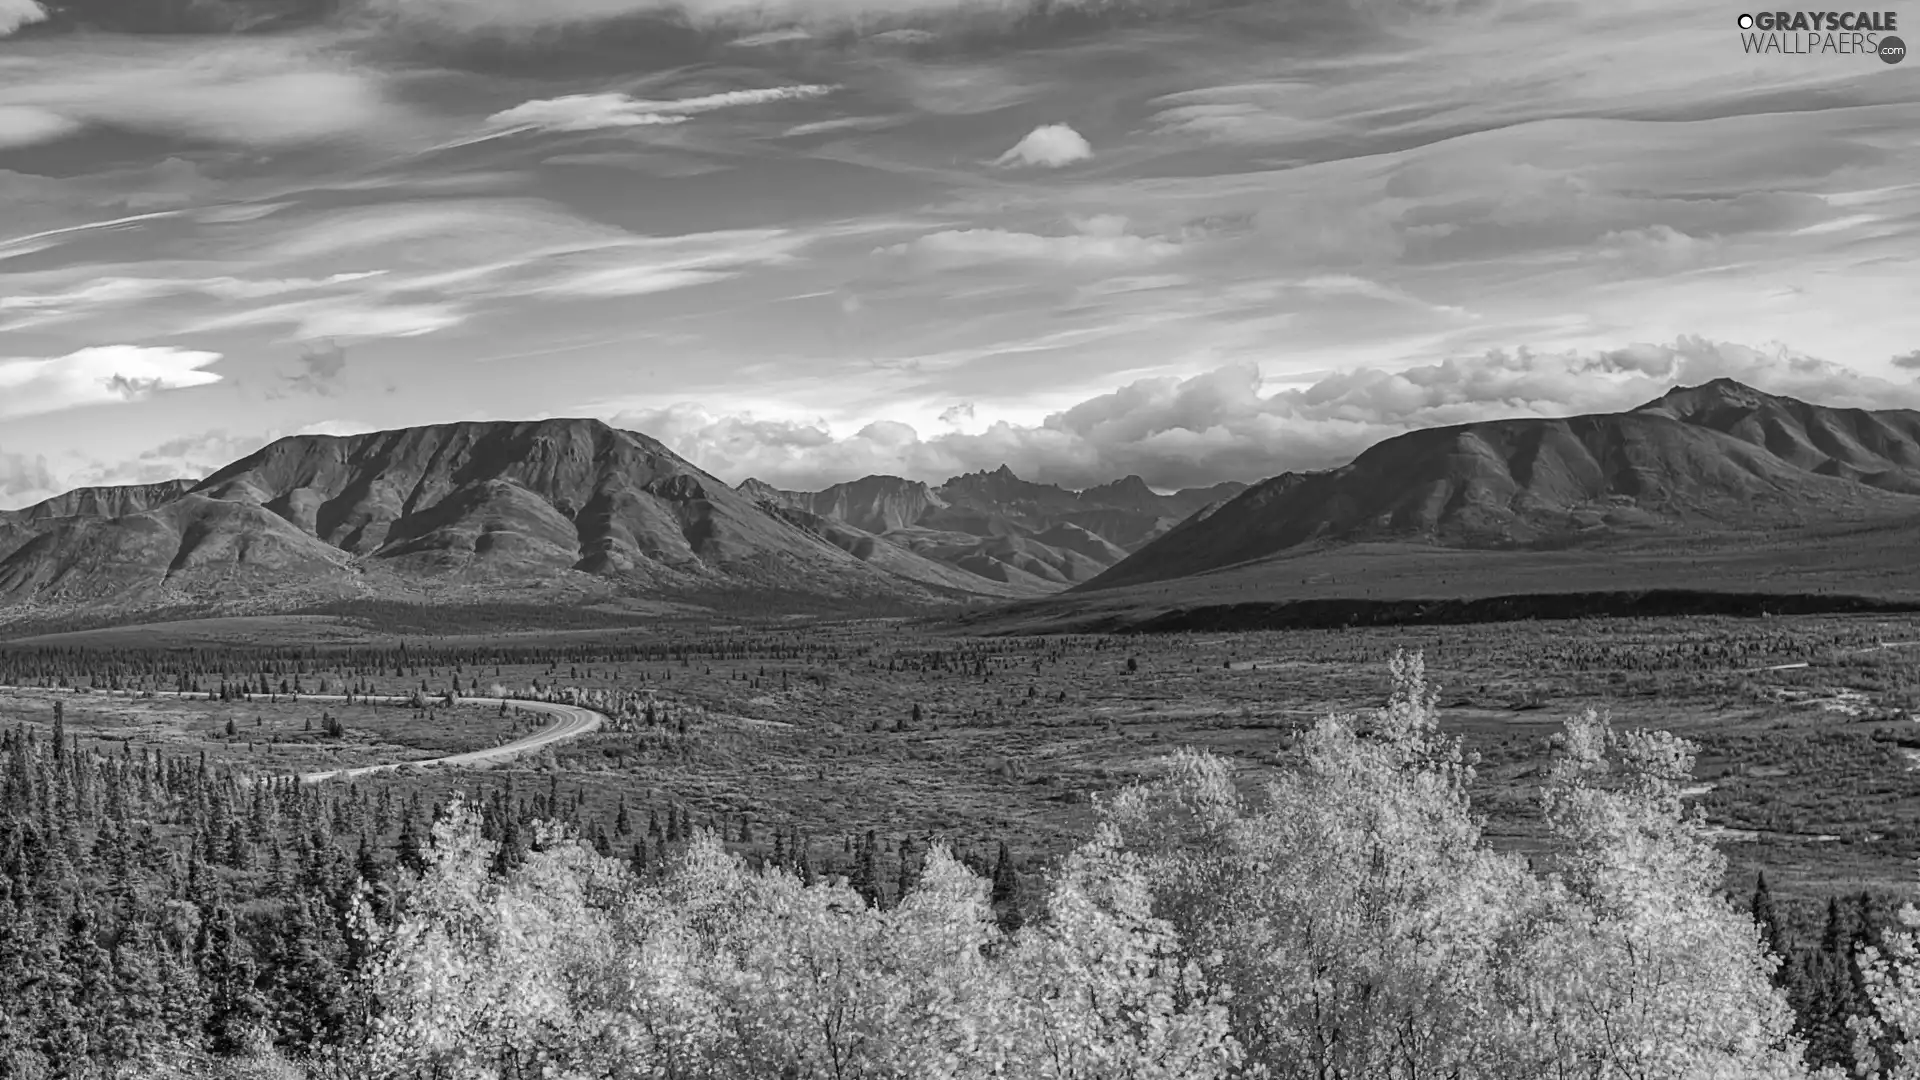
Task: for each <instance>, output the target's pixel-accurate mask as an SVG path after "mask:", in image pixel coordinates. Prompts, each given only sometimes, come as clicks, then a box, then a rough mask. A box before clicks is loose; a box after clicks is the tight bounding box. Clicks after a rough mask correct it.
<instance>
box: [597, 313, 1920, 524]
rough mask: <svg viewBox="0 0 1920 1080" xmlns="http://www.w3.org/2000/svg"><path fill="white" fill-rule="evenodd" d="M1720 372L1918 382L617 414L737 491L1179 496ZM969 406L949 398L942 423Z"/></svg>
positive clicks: (1684, 349)
mask: <svg viewBox="0 0 1920 1080" xmlns="http://www.w3.org/2000/svg"><path fill="white" fill-rule="evenodd" d="M1720 377H1728V378H1733V379H1738V380H1740V381H1741V382H1745V383H1747V384H1749V385H1752V386H1755V387H1757V388H1759V389H1761V390H1765V391H1768V392H1771V393H1777V394H1784V395H1787V396H1790V397H1798V398H1801V399H1803V400H1809V401H1813V402H1817V403H1820V404H1825V405H1834V406H1851V407H1871V408H1887V407H1891V406H1898V405H1904V406H1920V386H1916V385H1911V384H1908V385H1901V384H1895V383H1890V382H1888V381H1886V380H1883V379H1878V378H1874V377H1872V376H1867V375H1861V374H1859V373H1857V372H1855V371H1852V370H1851V369H1849V368H1846V367H1844V366H1842V365H1839V364H1835V363H1832V362H1829V361H1826V360H1822V359H1818V358H1815V357H1811V356H1807V355H1805V354H1802V353H1797V352H1794V351H1792V350H1789V349H1785V348H1778V347H1776V348H1772V349H1756V348H1752V347H1749V346H1745V345H1738V344H1731V343H1725V342H1715V341H1708V340H1706V339H1703V338H1699V337H1686V338H1681V339H1680V340H1678V341H1675V342H1672V343H1669V344H1664V345H1636V346H1632V347H1629V348H1624V349H1618V350H1613V351H1609V352H1599V353H1579V352H1536V351H1532V350H1527V349H1520V350H1517V351H1512V352H1507V351H1494V352H1489V353H1486V354H1484V355H1481V356H1475V357H1469V358H1461V359H1449V360H1445V361H1442V362H1440V363H1436V364H1429V365H1424V366H1420V367H1414V368H1409V369H1406V370H1404V371H1387V370H1382V369H1377V368H1361V369H1358V370H1354V371H1346V372H1340V373H1337V374H1332V375H1328V376H1326V377H1324V378H1321V379H1320V380H1318V381H1316V382H1314V383H1312V384H1310V385H1307V386H1304V387H1295V388H1283V389H1278V390H1276V391H1273V392H1266V391H1267V387H1266V384H1265V380H1264V379H1263V377H1262V375H1261V373H1260V371H1259V369H1258V368H1257V367H1256V366H1253V365H1244V364H1236V365H1227V366H1222V367H1219V368H1216V369H1214V370H1212V371H1208V372H1205V373H1202V374H1200V375H1196V376H1193V377H1191V378H1186V379H1178V378H1155V379H1142V380H1138V381H1135V382H1132V383H1129V384H1127V385H1125V386H1122V387H1120V388H1119V389H1116V390H1114V391H1111V392H1109V393H1104V394H1099V395H1097V396H1094V397H1091V398H1088V399H1087V400H1085V401H1082V402H1080V403H1079V404H1077V405H1074V406H1073V407H1071V408H1068V409H1064V410H1062V411H1060V412H1057V413H1054V414H1053V415H1051V416H1048V417H1046V418H1045V419H1044V420H1042V421H1041V422H1040V423H1038V424H1033V425H1027V426H1022V425H1015V424H1009V423H1005V422H997V423H993V424H991V425H989V426H987V427H986V428H985V429H984V430H980V431H973V432H964V431H948V432H941V433H938V434H931V435H922V434H921V433H920V432H919V431H917V430H916V429H915V428H913V427H912V426H910V425H908V424H903V423H899V422H897V421H877V422H874V423H870V424H868V425H866V426H865V427H863V428H860V429H859V430H857V431H855V432H853V433H852V434H849V435H835V434H834V433H833V431H832V430H831V429H830V428H829V427H828V426H827V425H825V424H821V423H804V422H795V421H785V420H767V419H759V418H755V417H753V416H751V415H726V414H717V413H714V412H710V411H708V410H707V409H705V408H702V407H700V406H697V405H691V404H679V405H673V406H670V407H667V408H662V409H656V410H648V411H641V412H632V413H627V414H624V415H622V416H619V417H617V418H616V420H615V422H616V423H617V424H619V425H620V426H622V427H627V428H632V429H634V430H638V431H644V432H647V433H648V434H651V435H653V436H655V437H656V438H659V439H661V440H662V441H664V442H666V443H667V444H668V445H669V446H672V447H673V448H674V449H675V450H676V451H677V452H679V453H681V454H682V455H684V456H686V457H688V458H690V459H691V460H693V461H694V462H695V463H696V464H698V465H699V466H700V467H701V468H704V469H706V470H708V471H709V472H712V473H714V474H716V475H718V476H720V477H722V478H723V479H726V480H728V481H729V482H733V483H738V482H739V481H741V480H743V479H745V478H747V477H748V476H756V477H759V478H760V479H762V480H766V481H768V482H769V483H773V484H775V485H777V486H781V487H788V488H796V489H818V488H821V487H825V486H827V485H829V484H833V483H839V482H843V481H848V480H853V479H855V478H857V477H860V476H864V475H867V474H870V473H892V474H895V475H904V476H907V477H910V478H913V479H919V480H925V481H928V482H938V481H941V480H944V479H946V478H947V477H949V476H953V475H956V474H958V473H962V472H968V471H973V470H978V469H992V468H996V467H998V466H999V465H1001V464H1003V463H1004V464H1007V465H1010V466H1011V467H1012V468H1013V469H1014V471H1015V472H1017V473H1019V474H1020V475H1021V476H1023V477H1027V478H1029V479H1034V480H1039V481H1045V482H1051V483H1058V484H1062V485H1065V486H1067V487H1074V488H1083V487H1088V486H1092V485H1096V484H1102V483H1106V482H1108V481H1111V480H1113V479H1115V478H1117V477H1120V476H1124V475H1127V474H1129V473H1138V474H1139V475H1141V476H1142V477H1144V478H1145V479H1146V480H1147V482H1148V483H1150V484H1153V485H1155V486H1156V487H1165V488H1177V487H1187V486H1203V485H1208V484H1212V483H1215V482H1218V481H1220V480H1222V479H1239V480H1244V481H1249V482H1251V481H1255V480H1259V479H1262V478H1264V477H1267V476H1272V475H1275V474H1277V473H1281V472H1285V471H1288V470H1305V469H1323V468H1330V467H1333V466H1337V465H1341V464H1344V463H1345V462H1347V461H1350V460H1352V458H1353V457H1354V456H1356V455H1357V454H1359V453H1360V452H1361V451H1362V450H1364V449H1366V448H1367V447H1369V446H1371V445H1373V444H1374V443H1376V442H1379V441H1380V440H1382V439H1387V438H1391V437H1393V436H1395V435H1399V434H1402V433H1404V432H1407V431H1411V430H1414V429H1417V428H1427V427H1436V426H1444V425H1449V424H1461V423H1470V422H1475V421H1483V420H1494V419H1505V418H1512V417H1527V416H1531V417H1556V416H1568V415H1577V414H1580V413H1588V412H1617V411H1623V410H1626V409H1630V408H1632V407H1634V406H1637V405H1640V404H1643V403H1645V402H1647V401H1650V400H1652V399H1654V398H1657V397H1659V396H1660V395H1661V394H1664V393H1665V392H1667V391H1668V390H1669V389H1671V388H1672V387H1674V386H1675V385H1697V384H1699V383H1703V382H1707V381H1709V380H1711V379H1715V378H1720ZM974 408H976V409H978V410H979V411H981V412H989V411H990V410H987V409H984V408H980V407H979V406H977V405H976V406H975V407H974ZM967 416H969V412H968V411H967V410H966V409H964V408H961V407H957V406H956V407H954V408H950V409H949V410H947V412H946V413H944V414H942V417H941V419H942V421H943V422H947V423H952V422H953V421H955V420H959V419H960V418H962V417H967Z"/></svg>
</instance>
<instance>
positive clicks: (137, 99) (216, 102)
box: [0, 0, 395, 147]
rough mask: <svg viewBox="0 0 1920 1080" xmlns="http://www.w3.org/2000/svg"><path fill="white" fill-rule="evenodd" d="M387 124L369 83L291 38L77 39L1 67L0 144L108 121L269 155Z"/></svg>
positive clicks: (383, 104)
mask: <svg viewBox="0 0 1920 1080" xmlns="http://www.w3.org/2000/svg"><path fill="white" fill-rule="evenodd" d="M5 2H7V0H0V3H5ZM394 115H395V109H394V107H393V106H391V105H389V104H388V103H387V101H386V100H385V98H384V96H383V95H382V93H381V90H380V86H379V84H378V81H377V80H376V79H375V78H374V77H373V76H371V75H368V74H366V73H365V72H362V71H360V70H358V69H356V68H353V67H350V66H346V65H343V64H342V63H341V62H340V61H339V60H338V59H337V58H335V57H333V56H331V55H327V54H323V53H320V52H317V51H312V50H309V49H307V48H304V47H303V46H301V45H299V44H297V43H296V42H294V41H293V40H291V39H286V40H275V41H268V40H265V39H257V38H249V39H246V40H224V39H208V38H191V39H180V40H155V39H150V38H127V39H119V38H102V39H98V40H95V39H82V40H80V41H78V42H77V43H74V44H72V45H70V46H69V47H66V48H62V49H60V50H57V51H46V52H41V53H34V54H29V55H28V56H25V57H21V58H11V59H10V60H9V63H8V70H7V75H6V78H5V79H4V80H0V145H5V144H6V143H7V142H9V141H11V142H13V143H15V144H21V143H24V142H38V141H44V140H46V139H51V138H57V137H59V136H62V135H65V134H67V133H69V132H71V131H73V130H75V129H76V128H78V127H82V126H85V125H90V124H112V125H116V126H119V127H128V128H135V129H139V130H145V131H157V132H161V133H165V134H170V135H178V136H184V137H188V138H195V139H206V140H209V141H214V142H223V143H237V144H241V145H250V146H264V147H281V146H294V145H300V144H306V143H313V142H318V141H322V140H327V139H332V138H336V137H341V136H365V135H370V134H375V133H378V132H379V131H381V130H382V129H384V128H386V127H388V125H389V121H390V120H391V119H392V118H393V117H394Z"/></svg>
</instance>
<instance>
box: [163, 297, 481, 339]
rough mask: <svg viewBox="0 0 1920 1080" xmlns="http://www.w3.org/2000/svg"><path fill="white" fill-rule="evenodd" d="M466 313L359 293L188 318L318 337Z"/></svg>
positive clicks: (441, 326)
mask: <svg viewBox="0 0 1920 1080" xmlns="http://www.w3.org/2000/svg"><path fill="white" fill-rule="evenodd" d="M466 317H467V313H466V312H465V311H464V310H463V309H462V308H461V307H460V305H457V304H451V303H428V304H396V303H383V302H381V301H380V300H379V299H377V298H367V297H359V296H340V297H328V298H325V299H319V300H296V301H293V302H291V303H285V304H270V305H268V306H266V307H259V308H253V309H250V310H246V311H236V312H231V313H229V314H225V315H214V316H209V317H207V318H204V319H200V320H197V321H195V322H192V323H190V324H189V329H190V330H191V331H192V332H195V333H204V332H207V331H212V330H231V329H236V328H239V327H247V326H291V327H292V328H293V332H292V333H291V334H290V335H289V338H290V340H294V341H316V340H319V339H321V338H341V339H345V340H349V341H351V340H357V339H362V338H403V337H419V336H420V335H422V334H431V333H433V332H434V331H436V330H445V329H447V328H448V327H451V326H458V325H459V324H460V323H461V322H463V321H464V320H465V319H466Z"/></svg>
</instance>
